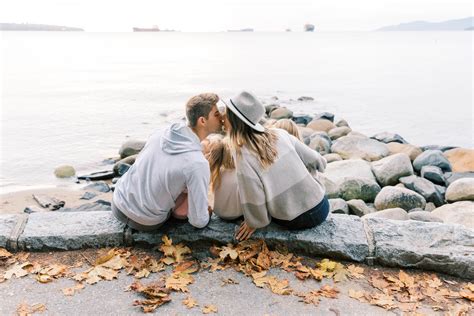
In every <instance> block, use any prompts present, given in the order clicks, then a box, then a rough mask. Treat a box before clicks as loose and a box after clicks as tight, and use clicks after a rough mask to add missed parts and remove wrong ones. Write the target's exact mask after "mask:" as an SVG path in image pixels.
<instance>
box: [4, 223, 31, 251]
mask: <svg viewBox="0 0 474 316" xmlns="http://www.w3.org/2000/svg"><path fill="white" fill-rule="evenodd" d="M18 217H19V218H18V222H16V225H15V227H14V228H13V230H12V232H11V234H10V237H8V240H7V249H8V250H10V251H18V250H19V245H18V239H19V238H20V235H21V234H22V233H23V230H24V229H25V226H26V223H27V222H28V214H20V215H19V216H18Z"/></svg>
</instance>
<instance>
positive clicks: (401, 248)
mask: <svg viewBox="0 0 474 316" xmlns="http://www.w3.org/2000/svg"><path fill="white" fill-rule="evenodd" d="M367 225H368V227H369V229H370V231H371V233H370V235H371V236H372V238H373V239H374V242H375V245H376V248H375V254H374V255H375V258H376V261H377V262H379V263H381V264H384V265H388V266H399V267H404V268H419V269H425V270H432V271H438V272H442V273H448V274H451V275H456V276H460V277H462V278H468V279H472V278H474V252H473V249H472V241H473V240H474V231H473V230H470V229H463V228H462V227H461V226H459V225H446V224H442V223H423V222H417V221H392V220H383V219H376V218H370V219H367Z"/></svg>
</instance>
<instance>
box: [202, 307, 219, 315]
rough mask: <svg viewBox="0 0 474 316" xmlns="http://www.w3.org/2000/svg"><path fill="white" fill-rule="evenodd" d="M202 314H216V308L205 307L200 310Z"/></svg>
mask: <svg viewBox="0 0 474 316" xmlns="http://www.w3.org/2000/svg"><path fill="white" fill-rule="evenodd" d="M202 313H203V314H210V313H217V307H216V306H214V305H205V306H204V307H203V309H202Z"/></svg>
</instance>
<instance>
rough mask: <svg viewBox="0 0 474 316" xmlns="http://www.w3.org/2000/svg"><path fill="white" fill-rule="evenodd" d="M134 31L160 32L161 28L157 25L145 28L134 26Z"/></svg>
mask: <svg viewBox="0 0 474 316" xmlns="http://www.w3.org/2000/svg"><path fill="white" fill-rule="evenodd" d="M133 31H134V32H160V28H159V27H158V26H157V25H153V27H151V28H144V27H134V28H133Z"/></svg>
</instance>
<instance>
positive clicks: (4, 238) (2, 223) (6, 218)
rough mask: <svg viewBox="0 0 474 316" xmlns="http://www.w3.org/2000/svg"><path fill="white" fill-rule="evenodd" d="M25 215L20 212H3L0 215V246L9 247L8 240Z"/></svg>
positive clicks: (24, 218)
mask: <svg viewBox="0 0 474 316" xmlns="http://www.w3.org/2000/svg"><path fill="white" fill-rule="evenodd" d="M26 218H27V217H25V216H24V215H20V214H18V215H17V214H5V215H1V216H0V247H2V248H7V247H8V248H10V245H9V244H10V240H11V238H12V234H14V231H15V228H16V227H17V225H18V224H19V223H21V222H22V221H24V220H26Z"/></svg>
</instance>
